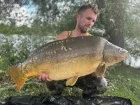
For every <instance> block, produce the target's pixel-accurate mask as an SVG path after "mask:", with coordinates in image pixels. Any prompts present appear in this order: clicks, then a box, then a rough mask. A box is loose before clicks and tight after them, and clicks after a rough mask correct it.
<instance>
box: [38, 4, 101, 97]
mask: <svg viewBox="0 0 140 105" xmlns="http://www.w3.org/2000/svg"><path fill="white" fill-rule="evenodd" d="M98 14H99V10H98V9H97V7H96V6H94V5H91V4H86V5H83V6H81V7H80V9H79V10H78V12H77V15H76V21H77V23H76V27H75V29H74V30H72V31H64V32H62V33H61V34H59V35H58V36H57V38H56V40H63V39H66V38H69V37H78V36H89V35H91V34H89V33H88V31H89V29H90V28H92V27H93V25H94V23H95V21H96V19H97V17H98ZM39 78H40V79H41V80H48V81H51V80H50V79H49V76H48V75H47V74H42V75H41V76H40V77H39ZM91 78H92V79H93V80H96V81H98V82H100V81H101V78H98V79H97V78H96V77H95V76H94V77H92V76H91V75H88V76H85V78H84V77H82V78H81V79H79V81H77V84H79V85H77V84H76V86H78V87H79V86H80V87H82V88H83V89H84V90H86V91H87V87H85V88H84V87H83V86H85V82H86V81H87V80H88V81H87V82H88V83H89V82H90V83H91V82H93V81H92V80H90V79H91ZM89 80H90V81H89ZM57 83H58V82H57ZM60 84H61V83H60ZM99 84H100V83H99ZM56 85H57V86H58V85H59V84H56ZM91 85H93V84H92V83H91ZM57 86H56V87H57ZM56 87H55V88H56ZM60 87H61V86H60ZM91 88H92V87H91ZM92 89H93V88H92ZM58 91H60V90H59V89H58ZM88 94H89V93H88Z"/></svg>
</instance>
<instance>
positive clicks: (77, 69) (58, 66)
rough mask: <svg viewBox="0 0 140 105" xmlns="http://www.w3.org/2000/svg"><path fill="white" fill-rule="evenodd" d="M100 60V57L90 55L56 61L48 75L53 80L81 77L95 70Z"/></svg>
mask: <svg viewBox="0 0 140 105" xmlns="http://www.w3.org/2000/svg"><path fill="white" fill-rule="evenodd" d="M95 58H96V59H95ZM100 62H101V60H100V59H99V58H98V59H97V57H93V56H90V55H85V56H81V57H76V58H72V59H69V60H63V61H59V62H54V63H53V64H52V67H51V68H49V70H48V75H49V78H50V79H52V80H63V79H68V78H71V77H75V76H76V77H81V76H85V75H88V74H90V73H92V72H95V71H96V68H97V67H98V65H99V64H100Z"/></svg>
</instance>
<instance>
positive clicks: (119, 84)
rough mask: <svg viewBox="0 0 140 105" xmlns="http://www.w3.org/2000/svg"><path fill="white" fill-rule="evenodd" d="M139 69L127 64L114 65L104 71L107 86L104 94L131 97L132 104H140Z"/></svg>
mask: <svg viewBox="0 0 140 105" xmlns="http://www.w3.org/2000/svg"><path fill="white" fill-rule="evenodd" d="M139 75H140V70H136V69H134V68H131V67H128V66H121V67H116V68H115V69H111V70H110V71H108V72H107V73H106V78H107V79H108V81H109V87H108V90H107V92H106V93H105V94H104V95H110V96H119V97H124V98H129V99H131V101H132V103H133V105H140V76H139Z"/></svg>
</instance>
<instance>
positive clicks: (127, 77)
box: [0, 66, 140, 105]
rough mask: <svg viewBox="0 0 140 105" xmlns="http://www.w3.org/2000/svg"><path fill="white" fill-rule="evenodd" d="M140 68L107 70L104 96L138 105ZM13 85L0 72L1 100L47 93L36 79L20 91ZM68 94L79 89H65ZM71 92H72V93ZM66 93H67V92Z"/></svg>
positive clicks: (43, 85) (75, 93)
mask: <svg viewBox="0 0 140 105" xmlns="http://www.w3.org/2000/svg"><path fill="white" fill-rule="evenodd" d="M139 75H140V70H136V69H134V68H130V67H128V66H121V67H115V68H112V69H111V70H109V71H107V73H106V78H107V80H108V82H109V87H108V90H107V92H106V93H105V94H103V95H104V96H105V95H106V96H107V95H108V96H119V97H124V98H129V99H131V101H132V103H133V105H140V76H139ZM14 87H15V86H14V85H13V84H12V82H10V80H9V77H7V76H6V75H5V74H4V73H1V74H0V100H1V101H3V100H4V99H5V98H7V97H9V96H16V95H18V96H22V95H39V94H40V93H48V94H50V92H49V91H48V89H47V88H46V87H47V86H46V84H45V83H41V82H40V81H39V80H38V79H34V80H30V81H28V82H27V83H26V84H25V86H24V88H23V89H22V90H21V92H16V91H15V89H14ZM66 92H69V93H70V94H74V95H79V94H78V93H77V92H81V90H80V91H79V90H77V89H74V90H73V89H69V90H66ZM72 92H73V93H72ZM69 93H68V94H69Z"/></svg>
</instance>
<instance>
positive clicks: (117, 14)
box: [105, 0, 125, 48]
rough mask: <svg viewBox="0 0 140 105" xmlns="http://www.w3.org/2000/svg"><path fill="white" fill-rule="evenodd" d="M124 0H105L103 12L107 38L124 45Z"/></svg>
mask: <svg viewBox="0 0 140 105" xmlns="http://www.w3.org/2000/svg"><path fill="white" fill-rule="evenodd" d="M124 5H125V2H124V0H107V2H106V12H105V19H106V20H105V28H106V35H107V36H108V40H109V41H110V42H112V43H113V44H115V45H118V46H120V47H122V48H123V47H124V15H125V14H124V13H125V8H124V7H125V6H124Z"/></svg>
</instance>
